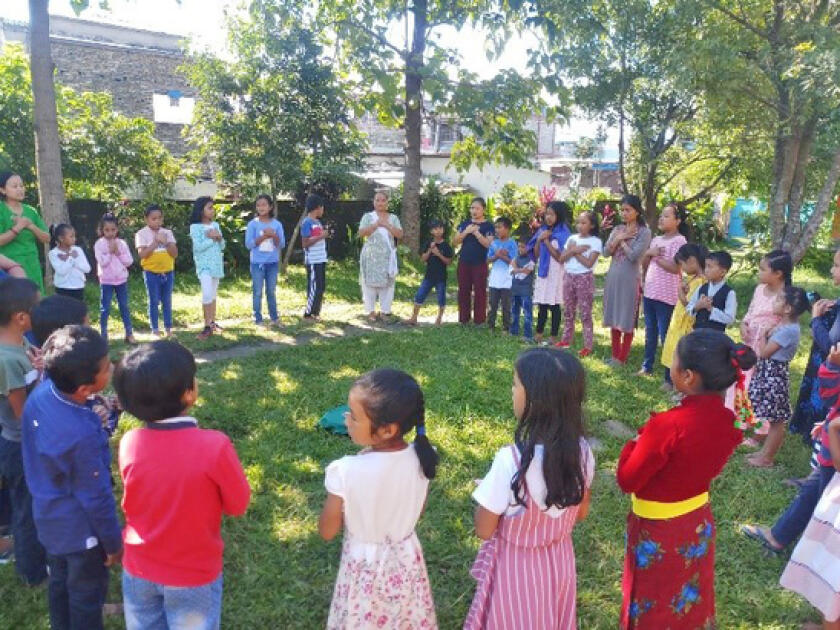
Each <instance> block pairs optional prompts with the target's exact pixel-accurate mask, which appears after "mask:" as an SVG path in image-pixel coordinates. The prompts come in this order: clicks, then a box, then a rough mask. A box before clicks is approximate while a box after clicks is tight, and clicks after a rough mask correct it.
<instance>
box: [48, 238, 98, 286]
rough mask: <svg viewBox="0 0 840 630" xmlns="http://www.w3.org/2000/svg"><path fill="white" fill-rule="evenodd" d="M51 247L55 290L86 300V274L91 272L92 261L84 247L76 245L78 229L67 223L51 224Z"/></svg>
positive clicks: (50, 257) (50, 256) (50, 255)
mask: <svg viewBox="0 0 840 630" xmlns="http://www.w3.org/2000/svg"><path fill="white" fill-rule="evenodd" d="M50 247H51V248H52V249H50V254H49V259H50V265H52V268H53V270H54V271H55V276H54V277H53V286H55V292H56V293H58V294H59V295H66V296H67V297H71V298H75V299H77V300H81V301H84V299H85V280H86V278H85V275H86V274H88V273H90V263H89V262H88V259H87V256H85V252H84V251H82V248H81V247H77V246H76V230H74V229H73V226H72V225H69V224H67V223H59V224H58V225H51V226H50Z"/></svg>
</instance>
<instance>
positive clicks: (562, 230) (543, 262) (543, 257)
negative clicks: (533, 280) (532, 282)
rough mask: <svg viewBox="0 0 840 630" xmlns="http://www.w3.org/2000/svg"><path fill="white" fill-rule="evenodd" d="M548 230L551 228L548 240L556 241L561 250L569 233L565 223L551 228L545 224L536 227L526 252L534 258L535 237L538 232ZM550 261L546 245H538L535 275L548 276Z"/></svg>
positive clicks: (537, 235)
mask: <svg viewBox="0 0 840 630" xmlns="http://www.w3.org/2000/svg"><path fill="white" fill-rule="evenodd" d="M549 230H551V236H550V237H549V239H548V240H550V241H557V244H558V246H559V248H560V250H561V251H562V249H563V247H565V245H566V240H567V239H568V238H569V236H570V235H571V232H570V231H569V228H568V227H567V226H566V224H565V223H560V224H559V225H555V226H554V227H553V228H550V227H548V226H547V225H542V226H540V229H538V230H537V231H536V233H535V234H534V235H533V236H532V237H531V240H530V241H528V253H529V254H530V256H531V258H534V250H535V249H536V246H537V239H539V237H540V234H542V233H543V232H546V231H549ZM550 262H551V254H550V253H549V251H548V247H540V259H539V261H538V263H537V264H538V267H537V276H539V277H540V278H547V277H548V265H549V263H550Z"/></svg>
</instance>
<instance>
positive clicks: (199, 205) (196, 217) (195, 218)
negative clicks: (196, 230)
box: [190, 197, 213, 225]
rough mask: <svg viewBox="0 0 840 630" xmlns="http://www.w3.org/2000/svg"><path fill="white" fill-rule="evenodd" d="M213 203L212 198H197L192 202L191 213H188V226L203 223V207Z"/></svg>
mask: <svg viewBox="0 0 840 630" xmlns="http://www.w3.org/2000/svg"><path fill="white" fill-rule="evenodd" d="M212 201H213V197H199V198H198V199H196V200H195V201H194V202H193V207H192V212H191V213H190V225H192V224H193V223H203V221H202V219H203V218H204V206H206V205H207V204H208V203H211V202H212Z"/></svg>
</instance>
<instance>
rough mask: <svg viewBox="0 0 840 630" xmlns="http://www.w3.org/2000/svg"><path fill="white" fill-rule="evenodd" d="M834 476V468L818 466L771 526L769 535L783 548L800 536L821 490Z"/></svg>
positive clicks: (817, 501)
mask: <svg viewBox="0 0 840 630" xmlns="http://www.w3.org/2000/svg"><path fill="white" fill-rule="evenodd" d="M833 476H834V466H818V467H817V468H815V469H814V470H813V471H811V474H810V475H808V478H807V479H806V480H805V481H804V482H803V484H802V485H801V486H800V487H799V492H798V493H797V495H796V498H795V499H794V500H793V502H792V503H791V504H790V505H789V506H788V508H787V509H786V510H785V511H784V514H782V515H781V516H780V517H779V518H778V519H777V520H776V523H775V524H774V525H773V527H772V529H771V530H770V533H771V534H773V538H775V539H776V541H777V542H778V543H779V544H780V545H783V546H785V547H787V546H788V545H789V544H791V543H792V542H793V541H794V540H796V539H797V538H799V536H800V535H802V532H804V531H805V527H806V526H807V525H808V522H809V521H810V520H811V516H812V515H813V514H814V508H816V507H817V503H819V502H820V497H821V496H822V493H823V490H825V487H826V486H827V485H828V482H829V481H831V478H832V477H833Z"/></svg>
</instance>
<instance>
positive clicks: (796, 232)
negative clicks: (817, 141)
mask: <svg viewBox="0 0 840 630" xmlns="http://www.w3.org/2000/svg"><path fill="white" fill-rule="evenodd" d="M815 126H816V120H813V119H812V120H809V121H808V122H806V123H805V127H804V128H803V130H802V136H801V137H802V139H801V141H800V144H799V151H798V153H797V156H796V164H795V165H794V170H793V179H792V180H791V184H790V196H789V198H788V204H787V223H786V225H785V229H784V233H783V234H782V244H781V248H782V249H784V250H785V251H790V249H791V247H792V246H793V244H794V243H796V242H797V241H798V240H799V236H800V234H801V232H802V204H803V203H804V201H805V180H806V175H807V172H808V163H809V162H810V161H811V149H812V147H813V144H814V127H815Z"/></svg>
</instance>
